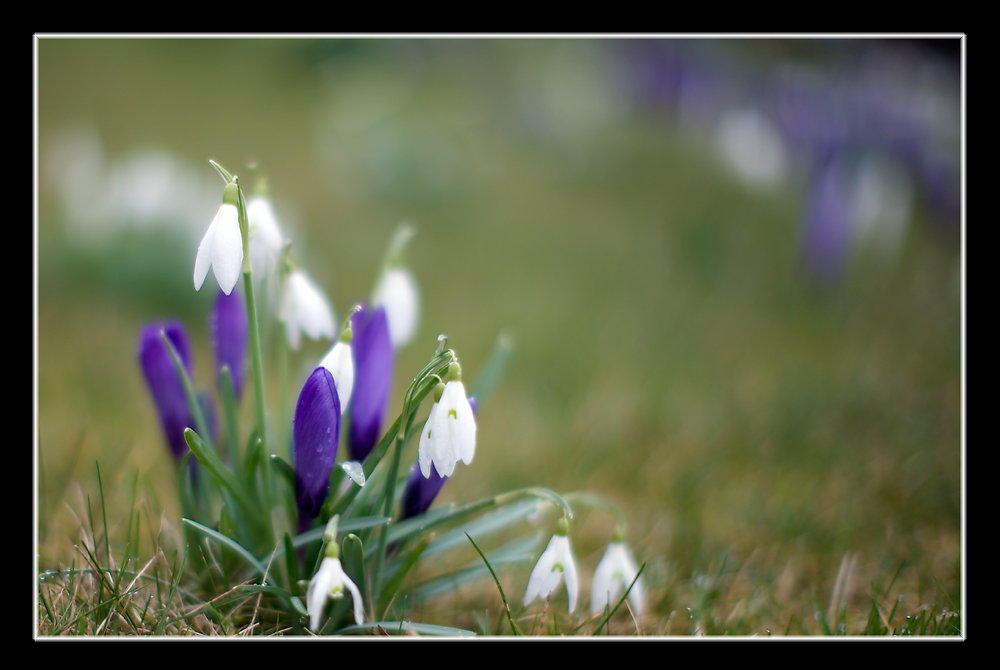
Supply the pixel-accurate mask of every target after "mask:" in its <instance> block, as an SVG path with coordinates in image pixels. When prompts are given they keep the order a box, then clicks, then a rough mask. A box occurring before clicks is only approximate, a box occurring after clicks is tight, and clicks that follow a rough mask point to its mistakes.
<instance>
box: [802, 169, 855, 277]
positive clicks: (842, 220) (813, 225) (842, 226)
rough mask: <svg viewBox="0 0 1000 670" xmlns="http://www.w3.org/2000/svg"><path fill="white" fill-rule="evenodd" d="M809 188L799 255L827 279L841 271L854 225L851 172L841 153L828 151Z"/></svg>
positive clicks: (808, 267) (810, 269) (815, 273)
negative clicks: (829, 152)
mask: <svg viewBox="0 0 1000 670" xmlns="http://www.w3.org/2000/svg"><path fill="white" fill-rule="evenodd" d="M811 189H812V190H811V192H810V194H809V203H808V205H807V207H808V208H807V210H806V220H805V233H804V236H803V240H802V256H803V260H804V261H805V265H806V270H807V272H808V273H809V274H810V275H811V276H812V277H813V278H814V279H817V280H819V281H821V282H826V283H829V282H832V281H834V280H836V279H837V278H838V277H839V276H840V273H841V272H842V271H843V268H844V264H845V263H846V261H847V256H848V253H849V251H850V245H851V232H852V228H853V227H854V205H853V201H852V195H851V184H850V174H849V172H848V170H847V165H846V163H845V161H844V159H843V157H842V155H841V154H839V153H834V154H831V155H829V156H828V157H827V158H826V160H825V161H823V163H822V164H821V166H820V168H819V170H818V172H817V173H816V175H815V176H814V178H813V183H812V187H811Z"/></svg>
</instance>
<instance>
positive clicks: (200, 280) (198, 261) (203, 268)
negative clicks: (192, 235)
mask: <svg viewBox="0 0 1000 670" xmlns="http://www.w3.org/2000/svg"><path fill="white" fill-rule="evenodd" d="M216 220H218V216H216V218H215V219H212V223H211V224H209V226H208V230H207V231H205V236H204V237H203V238H201V243H200V244H199V245H198V255H197V256H195V259H194V290H196V291H200V290H201V287H202V284H204V283H205V277H207V276H208V268H209V267H211V265H212V260H211V257H212V240H213V239H214V236H215V222H216Z"/></svg>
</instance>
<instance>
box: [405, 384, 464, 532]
mask: <svg viewBox="0 0 1000 670" xmlns="http://www.w3.org/2000/svg"><path fill="white" fill-rule="evenodd" d="M469 406H470V407H472V413H473V414H475V413H476V399H475V398H469ZM447 480H448V478H447V477H442V476H441V475H439V474H438V471H437V468H436V467H434V464H433V463H431V476H430V477H424V475H423V473H422V472H420V468H419V467H417V466H416V465H414V466H413V470H411V471H410V478H409V479H408V480H406V489H405V490H404V491H403V516H402V518H403V519H409V518H410V517H411V516H417V515H418V514H423V513H424V512H426V511H427V510H428V509H430V506H431V503H433V502H434V498H436V497H437V494H438V492H439V491H440V490H441V487H442V486H444V483H445V482H446V481H447Z"/></svg>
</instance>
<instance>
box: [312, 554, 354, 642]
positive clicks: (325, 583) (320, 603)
mask: <svg viewBox="0 0 1000 670" xmlns="http://www.w3.org/2000/svg"><path fill="white" fill-rule="evenodd" d="M339 554H340V552H339V550H338V549H337V543H336V539H334V541H332V542H330V543H329V544H328V545H327V549H326V556H325V557H324V558H323V562H322V563H321V564H320V566H319V570H318V571H317V572H316V574H315V575H314V576H313V578H312V580H311V581H310V582H309V588H308V589H307V590H306V611H307V612H309V628H311V629H312V630H313V631H317V630H319V625H320V622H321V621H322V618H323V610H324V609H325V608H326V601H327V599H328V598H333V599H334V600H340V599H341V598H343V597H344V589H347V590H348V591H350V592H351V599H352V601H353V604H354V622H355V623H356V624H358V625H359V626H360V625H361V624H362V623H363V622H364V620H365V614H364V606H363V603H362V601H361V591H360V590H358V586H357V584H355V583H354V582H353V581H352V580H351V578H350V577H348V576H347V573H346V572H344V568H343V566H341V564H340V557H339Z"/></svg>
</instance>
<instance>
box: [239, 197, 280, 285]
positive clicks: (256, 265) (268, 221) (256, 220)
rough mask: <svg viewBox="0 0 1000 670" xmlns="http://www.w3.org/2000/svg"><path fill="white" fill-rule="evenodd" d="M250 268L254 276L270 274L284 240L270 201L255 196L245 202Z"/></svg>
mask: <svg viewBox="0 0 1000 670" xmlns="http://www.w3.org/2000/svg"><path fill="white" fill-rule="evenodd" d="M247 224H248V231H247V235H248V237H249V244H250V268H251V269H252V270H253V272H254V274H255V275H260V274H270V272H271V271H272V270H273V269H274V266H275V264H276V262H277V260H278V257H279V256H280V254H281V247H282V245H283V243H284V240H283V239H282V237H281V229H280V228H279V227H278V220H277V219H276V218H275V216H274V208H273V207H271V200H270V198H267V197H265V196H260V195H255V196H253V197H252V198H250V200H249V201H248V202H247Z"/></svg>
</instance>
